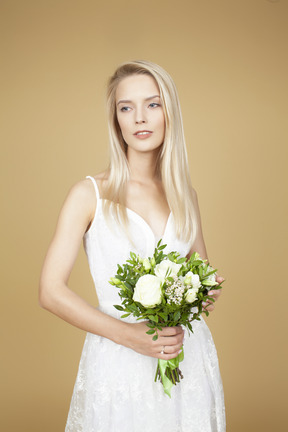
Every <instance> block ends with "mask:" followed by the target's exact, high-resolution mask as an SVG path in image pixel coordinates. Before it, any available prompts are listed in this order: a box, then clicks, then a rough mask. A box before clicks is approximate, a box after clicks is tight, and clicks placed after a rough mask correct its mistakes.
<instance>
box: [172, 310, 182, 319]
mask: <svg viewBox="0 0 288 432" xmlns="http://www.w3.org/2000/svg"><path fill="white" fill-rule="evenodd" d="M180 317H181V311H179V310H178V311H177V312H175V313H174V316H173V319H174V321H179V319H180Z"/></svg>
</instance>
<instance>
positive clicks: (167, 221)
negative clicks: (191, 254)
mask: <svg viewBox="0 0 288 432" xmlns="http://www.w3.org/2000/svg"><path fill="white" fill-rule="evenodd" d="M125 208H126V210H127V212H128V213H130V214H131V215H134V217H135V218H136V219H138V220H139V222H141V223H142V224H143V225H144V226H145V228H146V229H147V230H149V231H150V233H151V234H152V235H153V237H154V241H155V242H156V240H157V242H158V241H159V240H160V239H163V238H164V237H165V235H166V232H167V228H168V225H169V222H170V219H171V216H172V212H171V211H170V213H169V215H168V218H167V220H166V224H165V226H164V231H163V233H162V234H161V235H160V236H158V235H157V234H155V233H154V231H153V230H152V228H151V226H150V225H149V223H148V222H147V221H146V220H145V219H144V218H143V217H142V216H141V215H140V214H139V213H137V212H135V211H134V210H132V209H130V208H129V207H125Z"/></svg>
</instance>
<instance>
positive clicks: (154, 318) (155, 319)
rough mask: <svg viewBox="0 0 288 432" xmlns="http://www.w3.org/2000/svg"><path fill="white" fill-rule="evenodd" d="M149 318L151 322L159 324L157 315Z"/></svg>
mask: <svg viewBox="0 0 288 432" xmlns="http://www.w3.org/2000/svg"><path fill="white" fill-rule="evenodd" d="M148 318H149V320H150V321H154V322H156V323H158V316H157V315H149V316H148Z"/></svg>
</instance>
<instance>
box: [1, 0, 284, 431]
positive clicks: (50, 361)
mask: <svg viewBox="0 0 288 432" xmlns="http://www.w3.org/2000/svg"><path fill="white" fill-rule="evenodd" d="M0 15H1V23H0V28H1V46H2V49H1V52H2V65H1V74H2V78H1V85H2V87H3V88H2V91H1V114H2V115H1V119H2V120H1V122H2V126H1V148H3V151H2V156H1V165H3V166H2V167H1V176H2V178H1V189H2V195H1V196H2V199H1V206H2V211H1V220H2V222H1V229H2V233H1V243H2V245H1V246H2V248H1V249H2V258H1V264H3V265H2V271H1V276H2V277H1V279H2V281H1V282H2V283H1V285H2V286H1V296H2V297H3V299H2V300H1V314H0V315H1V337H2V342H1V374H2V375H3V376H2V377H1V397H2V398H3V400H2V401H1V404H0V406H1V411H2V413H1V420H0V422H1V424H0V429H1V430H3V431H22V432H24V431H27V432H28V431H29V432H39V431H41V432H48V431H49V432H50V431H53V432H58V431H59V432H61V431H64V425H65V420H66V416H67V412H68V408H69V403H70V397H71V393H72V389H73V385H74V380H75V377H76V372H77V367H78V362H79V358H80V354H81V348H82V344H83V340H84V336H85V335H84V333H83V332H81V331H80V330H78V329H75V328H73V327H72V326H69V325H68V324H66V323H64V322H62V321H61V320H59V319H58V318H56V317H54V316H52V315H51V314H49V313H48V312H46V311H44V310H42V309H40V308H39V307H38V303H37V286H38V279H39V273H40V269H41V265H42V262H43V259H44V255H45V252H46V249H47V247H48V243H49V241H50V239H51V236H52V234H53V231H54V228H55V223H56V219H57V215H58V212H59V209H60V206H61V204H62V202H63V200H64V197H65V195H66V193H67V191H68V189H69V188H70V186H71V185H72V184H73V183H75V182H76V181H78V180H79V179H82V178H83V177H85V176H86V175H87V174H92V175H93V174H96V173H97V172H99V171H100V170H102V169H104V168H105V167H106V164H107V160H108V153H107V130H106V117H105V85H106V81H107V78H108V76H109V75H110V74H111V73H112V72H113V71H114V69H115V67H116V66H117V65H118V64H119V63H120V62H122V61H125V60H129V59H139V58H140V59H148V60H152V61H155V62H157V63H159V64H160V65H162V66H163V67H164V68H166V69H167V70H168V71H169V72H170V73H171V75H172V76H173V78H174V79H175V81H176V84H177V87H178V90H179V95H180V99H181V103H182V110H183V116H184V125H185V133H186V138H187V146H188V151H189V160H190V167H191V176H192V181H193V183H194V186H195V188H196V189H197V191H198V195H199V200H200V205H201V210H202V218H203V225H204V233H205V237H206V243H207V247H208V252H209V256H210V260H211V262H212V263H213V264H214V265H217V267H218V269H219V272H220V274H222V275H223V276H225V277H226V278H227V282H226V283H225V289H224V291H225V292H224V293H223V296H222V297H221V300H220V301H219V303H218V304H217V310H216V311H215V312H214V313H213V316H210V317H209V319H208V323H209V327H210V328H211V331H212V333H213V336H214V339H215V342H216V346H217V349H218V354H219V360H220V365H221V371H222V376H223V381H224V387H225V398H226V407H227V423H228V428H227V430H228V431H231V432H243V431H245V432H255V431H261V432H266V431H267V432H268V431H269V432H271V431H277V432H281V431H284V430H286V428H285V419H286V410H287V391H286V388H287V374H286V367H287V344H286V341H287V336H286V331H287V322H286V318H285V315H286V308H287V306H286V305H285V303H286V296H285V291H286V289H287V282H286V279H287V271H286V265H287V254H285V252H286V250H285V249H286V245H287V229H286V224H287V204H286V203H285V201H286V198H287V168H286V166H287V144H288V143H287V138H288V131H287V114H288V112H287V98H288V94H287V93H288V91H287V76H288V62H287V42H288V40H287V39H288V30H287V29H288V26H287V22H288V4H287V1H286V0H280V1H266V0H215V1H213V0H201V1H200V0H198V1H196V0H187V1H181V0H179V1H177V2H175V1H169V0H146V1H145V2H143V1H138V0H127V1H125V0H123V1H118V0H117V1H116V0H112V1H111V0H110V1H107V2H104V1H101V2H100V1H97V0H90V1H89V0H82V1H80V0H79V1H76V0H66V1H61V0H25V1H24V0H23V1H22V0H1V13H0ZM71 288H73V289H75V290H76V291H77V292H79V293H81V295H83V296H84V297H85V298H86V299H88V300H90V301H91V302H92V303H93V304H96V297H95V294H94V288H93V285H92V283H91V280H90V276H89V271H88V267H87V264H86V261H85V255H84V253H83V251H81V252H80V255H79V260H78V262H77V265H76V268H75V270H74V272H73V275H72V277H71ZM284 290H285V291H284ZM285 326H286V327H285ZM285 397H286V400H285ZM87 432H88V431H87ZM143 432H145V431H143Z"/></svg>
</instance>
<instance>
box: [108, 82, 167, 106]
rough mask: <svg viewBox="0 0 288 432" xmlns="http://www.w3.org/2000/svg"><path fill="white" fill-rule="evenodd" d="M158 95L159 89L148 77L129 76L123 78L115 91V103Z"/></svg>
mask: <svg viewBox="0 0 288 432" xmlns="http://www.w3.org/2000/svg"><path fill="white" fill-rule="evenodd" d="M154 95H160V92H159V87H158V85H157V83H156V81H155V79H154V78H152V77H151V76H150V75H130V76H128V77H126V78H123V79H122V80H121V81H120V83H119V84H118V86H117V89H116V103H117V102H118V101H119V100H121V99H125V100H128V99H129V100H133V99H136V98H143V99H145V98H147V97H150V96H154Z"/></svg>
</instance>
